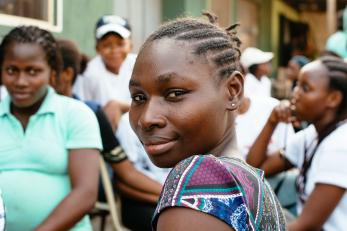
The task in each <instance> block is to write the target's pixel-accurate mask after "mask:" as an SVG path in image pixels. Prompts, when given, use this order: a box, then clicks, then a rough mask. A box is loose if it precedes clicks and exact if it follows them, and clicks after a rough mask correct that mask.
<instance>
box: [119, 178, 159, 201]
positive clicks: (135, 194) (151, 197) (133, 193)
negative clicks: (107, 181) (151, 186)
mask: <svg viewBox="0 0 347 231" xmlns="http://www.w3.org/2000/svg"><path fill="white" fill-rule="evenodd" d="M116 185H117V186H116V187H117V189H119V191H120V193H121V194H122V195H123V196H125V197H127V198H131V199H135V200H137V201H142V202H147V203H152V204H156V203H157V202H158V200H159V195H156V194H150V193H147V192H142V191H139V190H136V189H134V188H131V187H129V186H128V185H127V184H125V183H123V182H121V181H117V183H116Z"/></svg>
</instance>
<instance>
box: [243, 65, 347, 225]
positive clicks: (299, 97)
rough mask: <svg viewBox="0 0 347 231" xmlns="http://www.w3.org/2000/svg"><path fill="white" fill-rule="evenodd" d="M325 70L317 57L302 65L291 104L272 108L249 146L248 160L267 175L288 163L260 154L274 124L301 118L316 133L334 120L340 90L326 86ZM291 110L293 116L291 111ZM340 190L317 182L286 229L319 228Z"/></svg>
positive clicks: (320, 131) (273, 156) (285, 167)
mask: <svg viewBox="0 0 347 231" xmlns="http://www.w3.org/2000/svg"><path fill="white" fill-rule="evenodd" d="M327 72H328V71H327V69H326V68H325V66H324V65H323V64H322V63H320V61H315V62H313V63H310V64H308V65H306V66H305V67H303V69H302V70H301V71H300V74H299V79H298V85H297V87H296V88H295V90H294V99H293V101H294V102H293V105H292V106H291V105H290V104H288V103H287V104H286V105H285V104H281V105H280V106H278V107H276V108H275V109H274V110H273V112H272V113H271V115H270V118H269V120H268V122H267V123H266V125H265V127H264V129H263V130H262V132H261V133H260V135H259V137H258V138H257V140H256V141H255V143H254V145H253V146H252V148H251V149H250V152H249V155H248V158H247V162H248V163H250V164H251V165H253V166H255V167H260V168H262V169H263V170H264V171H265V172H266V174H268V175H271V174H274V173H277V172H281V171H284V170H286V169H288V168H290V167H292V166H291V165H288V164H286V163H285V160H284V159H283V158H281V157H280V155H279V154H275V155H272V156H266V155H264V154H263V153H264V149H265V147H264V146H265V145H267V144H268V142H269V139H270V138H269V137H271V135H272V132H273V131H274V129H275V128H276V126H277V124H278V123H279V122H290V121H293V120H296V119H299V120H305V121H308V122H311V123H312V124H313V125H314V126H315V128H316V130H317V132H318V135H320V134H321V133H322V131H323V130H324V129H325V128H326V127H327V126H328V125H329V124H330V123H332V122H333V121H334V120H335V118H336V116H337V109H338V107H339V105H340V104H341V101H342V98H343V96H342V93H341V92H340V91H337V90H333V89H330V88H329V80H328V77H327V74H328V73H327ZM293 110H294V111H295V117H294V116H293V114H292V111H293ZM261 153H262V154H261ZM344 193H345V189H344V188H340V187H337V186H334V185H328V184H322V183H317V184H316V185H315V188H314V190H313V191H312V193H311V194H310V195H309V197H308V200H307V201H306V203H305V206H304V208H303V211H302V213H301V214H300V216H299V217H298V219H296V220H295V221H294V222H293V223H291V224H289V230H295V231H297V230H299V231H300V230H321V228H322V226H323V224H324V223H325V221H326V220H327V219H328V218H329V216H330V215H331V213H332V212H333V211H334V208H335V207H336V206H337V205H338V203H339V201H340V200H341V198H342V196H343V195H344ZM322 195H329V197H324V200H322ZM317 211H319V213H317Z"/></svg>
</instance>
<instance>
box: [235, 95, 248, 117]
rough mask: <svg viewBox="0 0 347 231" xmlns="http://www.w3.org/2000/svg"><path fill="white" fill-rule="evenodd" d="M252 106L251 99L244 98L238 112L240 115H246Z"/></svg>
mask: <svg viewBox="0 0 347 231" xmlns="http://www.w3.org/2000/svg"><path fill="white" fill-rule="evenodd" d="M250 106H251V99H250V98H248V97H246V96H244V97H243V98H242V100H241V104H240V107H239V109H238V111H237V112H238V114H239V115H242V114H245V113H246V112H247V111H248V110H249V108H250Z"/></svg>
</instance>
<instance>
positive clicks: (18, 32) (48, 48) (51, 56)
mask: <svg viewBox="0 0 347 231" xmlns="http://www.w3.org/2000/svg"><path fill="white" fill-rule="evenodd" d="M12 43H34V44H38V45H40V46H41V47H42V49H43V50H44V52H45V53H46V60H47V63H48V65H49V66H50V67H51V68H52V69H53V70H54V71H55V72H56V74H57V76H59V75H60V71H61V68H62V60H61V56H60V52H59V50H58V45H57V42H56V40H55V39H54V37H53V35H52V34H51V33H50V32H48V31H46V30H43V29H40V28H38V27H35V26H20V27H15V28H14V29H12V30H11V31H10V32H9V33H8V34H7V35H6V36H5V37H4V39H3V40H2V42H1V45H0V67H2V64H3V62H4V57H5V54H6V49H7V48H8V47H9V46H10V45H11V44H12Z"/></svg>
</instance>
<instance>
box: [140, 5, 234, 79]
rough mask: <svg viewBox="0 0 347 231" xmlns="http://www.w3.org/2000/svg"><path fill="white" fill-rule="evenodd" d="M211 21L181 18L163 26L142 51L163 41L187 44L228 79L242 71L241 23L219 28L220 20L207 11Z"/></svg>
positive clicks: (206, 13)
mask: <svg viewBox="0 0 347 231" xmlns="http://www.w3.org/2000/svg"><path fill="white" fill-rule="evenodd" d="M203 15H205V16H207V17H208V19H209V22H206V21H204V20H199V19H193V18H180V19H176V20H174V21H171V22H168V23H166V24H164V25H162V26H161V27H160V28H159V29H158V30H157V31H156V32H154V33H153V34H152V35H151V36H150V37H149V38H148V39H147V40H146V42H145V43H144V45H143V46H142V48H141V50H142V49H143V48H144V47H146V46H147V45H148V44H150V43H152V42H153V41H156V40H160V39H163V38H172V39H174V40H180V41H187V42H189V43H191V44H192V46H193V50H194V51H193V54H194V55H197V56H205V57H206V58H207V59H208V60H211V61H212V63H214V64H215V65H216V67H217V68H218V70H217V72H218V75H219V76H220V77H221V78H224V77H228V76H230V74H232V73H233V72H234V71H236V70H237V71H240V68H241V67H240V63H239V59H240V55H241V52H240V50H239V47H240V45H241V41H240V39H239V38H238V37H237V34H236V31H235V28H236V27H237V26H238V24H235V25H232V26H230V27H228V28H226V29H224V30H223V29H222V28H220V27H219V26H217V25H216V22H217V17H216V16H215V15H212V14H210V13H208V12H204V13H203Z"/></svg>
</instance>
